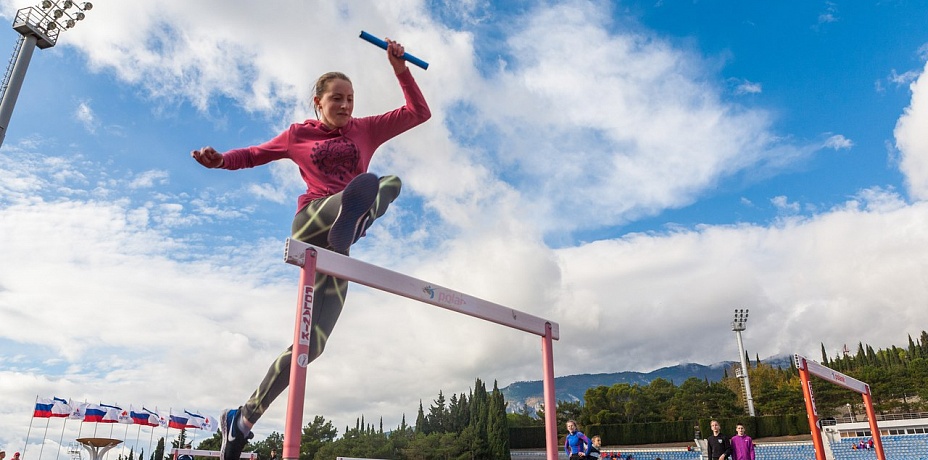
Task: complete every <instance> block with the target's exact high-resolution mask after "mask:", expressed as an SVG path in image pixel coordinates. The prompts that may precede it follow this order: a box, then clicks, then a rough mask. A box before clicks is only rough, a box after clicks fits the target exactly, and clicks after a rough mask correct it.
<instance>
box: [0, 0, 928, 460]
mask: <svg viewBox="0 0 928 460" xmlns="http://www.w3.org/2000/svg"><path fill="white" fill-rule="evenodd" d="M310 3H312V5H313V6H310ZM317 3H321V5H316V4H317ZM26 6H29V3H28V2H25V1H18V0H17V1H12V0H2V1H0V12H2V16H3V20H2V21H0V31H2V30H5V31H6V32H2V33H0V37H2V38H3V40H5V43H6V44H7V46H8V50H10V52H12V50H13V48H14V44H15V43H16V39H17V38H18V34H17V33H16V32H15V31H13V30H12V28H10V24H11V21H12V18H13V17H14V15H15V12H16V10H17V9H19V8H23V7H26ZM926 17H928V7H925V6H924V5H922V4H920V3H919V2H907V1H902V0H899V1H894V0H882V1H845V0H836V1H831V2H825V1H809V2H787V3H783V4H780V3H776V2H773V3H771V2H738V1H716V2H703V1H690V2H664V1H661V0H644V1H635V0H629V1H612V2H609V1H591V2H588V1H563V2H535V1H525V2H522V1H512V2H498V3H497V2H489V1H483V0H470V1H464V2H462V1H457V0H455V1H443V0H430V1H422V0H393V1H356V2H334V1H333V2H304V1H300V0H290V1H283V0H275V1H265V2H250V1H243V0H223V1H218V0H203V1H198V2H189V1H186V0H161V1H158V2H141V1H134V2H126V1H118V0H96V1H94V7H93V9H92V11H90V12H89V13H88V14H87V18H86V20H85V21H83V22H82V23H79V24H78V26H77V27H75V28H74V29H73V30H68V31H66V32H65V33H63V34H62V35H61V38H60V40H59V43H58V45H57V46H55V47H54V48H50V49H45V50H37V51H36V53H35V55H34V56H33V59H32V61H31V64H30V67H29V70H28V74H27V77H26V81H25V84H24V87H23V90H22V93H21V94H20V97H19V99H18V102H17V104H16V107H15V111H14V113H13V117H12V120H11V122H10V124H9V126H8V129H7V133H6V138H5V140H4V142H3V145H2V148H0V395H2V396H0V449H5V450H7V451H8V452H10V451H14V450H21V448H22V446H23V445H24V444H25V443H26V438H27V430H28V429H29V421H30V416H31V412H32V409H33V404H34V401H35V398H36V397H37V396H38V397H51V396H58V397H62V398H70V399H75V400H79V401H85V400H86V401H89V402H97V403H99V402H102V403H106V404H120V405H123V406H129V405H130V404H131V405H135V406H136V407H138V406H141V405H145V406H147V407H152V406H157V407H158V408H159V409H160V410H162V411H168V410H175V411H176V410H183V409H187V410H192V411H201V412H204V413H207V414H211V415H214V416H218V415H219V413H220V412H221V411H222V410H223V409H224V408H227V407H233V406H238V405H239V404H241V403H243V402H244V400H245V399H246V398H247V397H248V395H249V394H250V393H251V391H252V390H253V389H254V387H255V386H256V385H257V383H258V382H259V381H260V379H261V377H262V376H263V374H264V372H265V370H266V369H267V366H268V364H269V363H270V362H271V361H272V360H273V358H275V357H276V356H277V354H278V353H279V352H280V351H282V350H283V349H284V348H286V346H287V344H288V341H290V340H291V338H292V323H293V317H294V310H295V304H296V298H297V289H296V286H297V282H298V277H299V269H298V268H296V267H293V266H291V265H287V264H285V263H283V261H282V253H283V247H284V240H285V239H286V237H287V236H289V229H290V221H291V217H292V216H293V213H294V212H295V204H296V197H297V196H298V195H299V194H300V193H301V192H302V191H303V189H304V186H302V184H301V181H300V178H299V175H298V173H297V171H296V169H295V167H294V166H293V165H292V164H290V163H287V162H278V163H276V164H273V165H268V166H264V167H260V168H257V169H253V170H243V171H222V170H207V169H205V168H202V167H200V166H199V165H197V164H196V163H195V162H194V161H193V160H192V159H191V158H190V151H191V150H192V149H195V148H200V147H202V146H205V145H211V146H214V147H215V148H216V149H218V150H220V151H222V150H227V149H231V148H235V147H244V146H248V145H255V144H258V143H261V142H263V141H265V140H267V139H269V138H271V137H273V136H274V135H276V134H277V133H278V132H280V131H281V130H282V129H284V128H285V127H286V126H288V125H289V124H290V123H293V122H297V121H302V120H304V119H306V118H311V117H313V115H312V112H311V110H310V109H309V108H308V105H307V103H306V102H307V100H308V97H309V92H310V87H311V85H312V83H313V81H314V80H315V78H316V77H318V76H319V75H320V74H322V73H324V72H326V71H330V70H340V71H343V72H345V73H347V74H348V75H350V76H351V77H352V79H353V81H354V87H355V93H356V105H355V115H358V116H362V115H368V114H375V113H382V112H385V111H387V110H390V109H393V108H395V107H397V106H399V105H401V104H402V95H401V93H400V91H399V88H398V86H397V84H396V82H395V79H394V77H393V76H392V74H391V68H390V66H389V65H388V63H387V60H386V58H385V57H384V52H383V51H382V50H380V49H378V48H376V47H374V46H371V45H370V44H368V43H366V42H364V41H362V40H360V39H359V38H358V34H359V33H360V31H361V30H366V31H368V32H371V33H372V34H374V35H377V36H380V37H390V38H395V39H397V40H399V41H401V42H402V43H403V44H404V45H406V49H407V51H409V52H410V53H412V54H414V55H416V56H418V57H420V58H422V59H424V60H426V61H428V62H429V63H430V64H431V66H430V67H429V69H428V70H427V71H423V70H421V69H418V68H415V67H413V68H412V72H413V73H414V75H415V77H416V79H417V81H418V82H419V84H420V86H421V87H422V90H423V92H424V93H425V95H426V98H427V99H428V101H429V104H430V106H431V109H432V114H433V116H432V119H431V120H430V121H428V122H427V123H426V124H424V125H422V126H420V127H417V128H415V129H414V130H412V131H410V132H408V133H406V134H404V135H402V136H400V137H398V138H396V139H394V140H392V141H390V142H389V143H388V144H386V145H384V146H383V147H381V148H380V149H379V150H378V153H377V155H376V156H375V157H374V161H373V163H372V164H371V170H372V172H375V173H378V174H387V173H394V174H398V175H399V176H401V177H402V178H403V180H404V189H403V194H402V195H401V196H400V198H399V199H398V200H397V201H396V202H395V203H394V205H393V206H392V207H391V209H390V211H389V213H388V215H387V216H385V217H384V218H383V219H381V220H379V221H378V222H377V223H376V224H375V226H374V227H373V228H372V229H371V231H369V232H368V235H367V237H366V238H364V239H363V240H362V241H361V242H360V243H359V244H358V245H357V246H356V247H355V248H354V250H353V251H352V255H353V256H354V257H356V258H358V259H362V260H364V261H367V262H370V263H374V264H377V265H381V266H384V267H387V268H390V269H392V270H396V271H400V272H403V273H407V274H410V275H412V276H416V277H419V278H422V279H425V280H427V281H431V282H434V283H438V284H441V285H444V286H448V287H451V288H454V289H457V290H459V291H462V292H466V293H469V294H472V295H474V296H477V297H481V298H484V299H487V300H491V301H494V302H496V303H500V304H503V305H506V306H509V307H512V308H515V309H518V310H522V311H525V312H528V313H531V314H534V315H536V316H540V317H544V318H549V319H551V320H553V321H556V322H558V323H559V325H560V341H558V342H556V343H555V347H554V351H555V372H556V374H557V375H570V374H579V373H601V372H618V371H626V370H634V371H650V370H653V369H656V368H660V367H663V366H667V365H674V364H677V363H683V362H698V363H703V364H710V363H715V362H719V361H723V360H733V359H737V357H738V352H737V344H736V341H735V337H734V334H732V332H731V327H730V322H731V320H732V311H733V309H735V308H749V309H750V312H751V313H750V319H749V322H748V329H747V331H746V332H745V335H744V339H745V343H746V347H747V349H748V352H749V353H750V354H751V356H754V355H755V354H757V355H760V356H761V357H767V356H771V355H777V354H786V353H801V354H806V355H808V356H810V357H812V358H817V357H819V356H820V347H821V344H822V343H824V344H825V347H826V349H827V350H828V351H829V353H831V354H837V353H839V350H840V349H841V348H842V346H843V345H844V344H848V345H849V346H850V347H852V348H855V347H856V344H857V343H858V342H859V341H863V342H865V343H869V344H871V345H873V346H874V347H884V346H891V345H894V344H904V343H906V340H907V335H908V334H911V335H913V336H917V335H918V334H919V333H920V332H921V331H922V330H923V329H928V309H926V308H925V304H926V302H928V262H926V261H928V203H926V200H928V129H926V125H928V76H926V74H925V70H926V59H928V30H926V29H925V27H924V24H925V19H926ZM541 364H542V362H541V353H540V339H539V338H538V337H535V336H531V335H528V334H524V333H521V332H517V331H515V330H511V329H507V328H504V327H501V326H497V325H494V324H490V323H484V322H481V321H479V320H476V319H473V318H470V317H465V316H460V315H456V314H453V313H451V312H448V311H445V310H442V309H436V308H433V307H430V306H427V305H424V304H418V303H415V302H413V301H409V300H406V299H402V298H397V297H394V296H391V295H388V294H383V293H380V292H376V291H373V290H370V289H367V288H363V287H360V286H354V287H352V288H351V292H350V295H349V298H348V303H347V305H346V307H345V311H344V313H343V315H342V317H341V319H340V321H339V324H338V326H337V327H336V329H335V333H334V334H333V336H332V338H331V340H330V342H329V346H328V347H327V349H326V353H325V354H324V355H323V356H322V357H321V358H320V359H319V360H318V361H316V362H315V363H313V365H312V366H311V367H310V369H309V379H308V383H307V392H308V394H307V397H306V417H307V418H311V417H312V416H313V415H315V414H319V415H322V416H324V417H325V418H326V419H327V420H332V421H333V422H334V424H335V426H336V427H338V428H339V431H340V432H341V431H342V430H343V428H344V427H345V426H346V425H351V426H354V421H355V418H356V417H360V416H362V415H363V416H365V418H366V420H368V421H372V420H374V421H375V420H378V419H379V418H380V417H383V420H384V426H385V427H386V428H387V429H390V428H392V427H395V426H396V425H398V424H399V422H400V417H401V416H402V415H403V414H405V415H406V418H407V420H410V419H412V420H414V418H415V411H416V409H417V408H418V404H419V401H420V400H423V403H424V404H425V405H426V406H427V405H428V404H430V403H431V401H432V399H434V398H435V397H436V396H437V394H438V391H439V390H442V391H443V392H444V393H445V394H446V395H450V394H452V393H461V392H465V391H467V390H468V389H469V388H471V386H472V385H473V382H474V379H475V378H481V379H483V380H484V381H487V382H489V383H490V384H491V385H492V382H493V381H494V380H496V381H498V382H499V385H500V386H501V387H502V386H506V385H508V384H510V383H512V382H515V381H520V380H538V379H540V378H541V377H542V373H541V372H542V371H541ZM284 401H285V399H284V398H283V397H282V398H281V400H280V401H279V403H278V404H276V405H274V406H273V407H272V409H271V410H270V411H269V412H268V414H267V415H266V416H265V418H263V419H262V420H261V421H260V423H259V425H258V426H257V429H256V431H257V433H258V436H259V438H260V437H263V436H265V435H267V434H268V433H270V432H272V431H282V430H283V415H284V406H285V404H284ZM72 425H74V426H72V427H65V428H67V429H63V428H62V426H61V424H60V422H59V421H57V420H56V421H54V422H53V423H52V425H51V426H50V427H49V428H48V430H49V431H48V433H49V434H48V438H49V440H48V441H46V445H45V447H44V448H43V449H42V452H43V458H51V457H54V456H56V447H57V442H58V440H59V439H64V441H65V444H67V442H68V440H69V439H68V438H71V439H73V437H74V436H76V435H78V434H81V435H87V434H88V430H90V429H92V427H83V428H82V430H83V431H80V432H79V431H78V428H77V424H73V423H72ZM43 430H44V423H42V422H40V421H37V422H36V423H35V424H34V425H33V428H32V431H31V432H30V433H29V442H30V446H29V447H28V449H27V450H30V451H31V452H33V454H32V455H29V456H30V457H32V456H33V455H35V456H36V458H37V455H38V452H39V447H38V445H37V444H36V443H39V442H41V440H42V437H43ZM98 434H99V433H98ZM105 434H108V433H105ZM116 434H117V435H118V433H116ZM159 436H160V434H159ZM172 436H173V434H172ZM129 438H131V439H130V443H134V442H135V438H134V437H132V434H131V433H129ZM33 444H35V445H33ZM141 445H142V447H144V448H146V450H148V448H147V439H145V438H144V435H143V437H142V442H141Z"/></svg>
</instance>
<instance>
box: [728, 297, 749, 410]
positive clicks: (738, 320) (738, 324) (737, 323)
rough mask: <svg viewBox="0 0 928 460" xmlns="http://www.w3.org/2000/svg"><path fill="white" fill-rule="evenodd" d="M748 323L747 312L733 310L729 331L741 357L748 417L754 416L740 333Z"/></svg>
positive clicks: (745, 310)
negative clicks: (732, 333)
mask: <svg viewBox="0 0 928 460" xmlns="http://www.w3.org/2000/svg"><path fill="white" fill-rule="evenodd" d="M747 322H748V310H747V309H744V310H741V309H737V308H736V309H735V320H734V321H732V322H731V330H733V331H735V336H736V337H738V352H739V354H740V355H741V378H743V379H744V399H745V400H746V401H747V404H748V415H750V416H751V417H753V416H754V398H753V397H752V396H751V379H750V378H748V363H747V358H745V357H744V342H743V341H742V340H741V331H743V330H744V324H745V323H747Z"/></svg>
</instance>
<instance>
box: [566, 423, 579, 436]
mask: <svg viewBox="0 0 928 460" xmlns="http://www.w3.org/2000/svg"><path fill="white" fill-rule="evenodd" d="M567 431H569V432H571V433H573V432H574V431H577V425H575V424H574V422H567Z"/></svg>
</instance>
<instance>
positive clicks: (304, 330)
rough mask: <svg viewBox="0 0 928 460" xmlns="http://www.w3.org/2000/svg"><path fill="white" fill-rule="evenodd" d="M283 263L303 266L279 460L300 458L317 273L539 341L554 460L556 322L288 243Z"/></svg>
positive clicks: (548, 450)
mask: <svg viewBox="0 0 928 460" xmlns="http://www.w3.org/2000/svg"><path fill="white" fill-rule="evenodd" d="M284 261H286V262H287V263H289V264H293V265H297V266H299V267H302V270H301V273H300V295H299V299H298V301H297V309H296V310H297V311H296V321H295V327H294V331H293V357H292V358H291V359H292V360H291V363H290V392H289V396H288V400H287V419H286V426H285V428H284V443H283V444H284V445H283V459H284V460H298V459H299V456H300V436H301V431H302V425H303V400H304V398H305V395H306V366H307V365H308V364H309V335H310V331H312V316H313V298H314V295H313V294H314V293H313V289H314V280H315V278H316V272H319V273H323V274H326V275H331V276H334V277H336V278H341V279H344V280H348V281H352V282H355V283H358V284H363V285H365V286H368V287H371V288H374V289H378V290H381V291H386V292H390V293H392V294H396V295H399V296H403V297H406V298H409V299H413V300H418V301H420V302H424V303H427V304H430V305H434V306H436V307H442V308H445V309H447V310H451V311H455V312H458V313H463V314H465V315H468V316H473V317H475V318H480V319H483V320H486V321H491V322H494V323H496V324H501V325H503V326H509V327H511V328H514V329H518V330H520V331H524V332H528V333H531V334H535V335H538V336H541V338H542V340H541V350H542V367H543V372H544V379H543V382H544V401H545V440H546V457H547V460H557V458H558V445H557V444H558V443H557V418H556V415H557V413H556V411H555V410H552V408H556V407H557V401H555V398H554V353H553V341H554V340H558V338H559V337H560V332H559V327H558V324H557V323H555V322H553V321H548V320H545V319H542V318H539V317H537V316H533V315H530V314H528V313H523V312H520V311H518V310H513V309H511V308H507V307H504V306H502V305H498V304H495V303H492V302H488V301H486V300H482V299H478V298H476V297H472V296H469V295H466V294H462V293H460V292H457V291H454V290H451V289H448V288H445V287H442V286H439V285H437V284H435V283H429V282H426V281H423V280H420V279H416V278H413V277H411V276H407V275H403V274H401V273H397V272H394V271H390V270H387V269H385V268H382V267H378V266H376V265H371V264H369V263H366V262H362V261H360V260H357V259H352V258H350V257H347V256H343V255H341V254H338V253H335V252H332V251H328V250H325V249H322V248H318V247H316V246H313V245H310V244H306V243H303V242H301V241H297V240H293V239H287V246H286V249H285V250H284Z"/></svg>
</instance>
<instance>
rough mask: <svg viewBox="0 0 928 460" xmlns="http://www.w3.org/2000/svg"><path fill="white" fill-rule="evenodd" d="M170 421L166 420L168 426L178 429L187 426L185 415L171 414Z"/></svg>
mask: <svg viewBox="0 0 928 460" xmlns="http://www.w3.org/2000/svg"><path fill="white" fill-rule="evenodd" d="M170 417H171V421H170V422H168V428H177V429H178V430H180V429H183V428H186V427H187V417H182V416H180V415H171V416H170Z"/></svg>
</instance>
